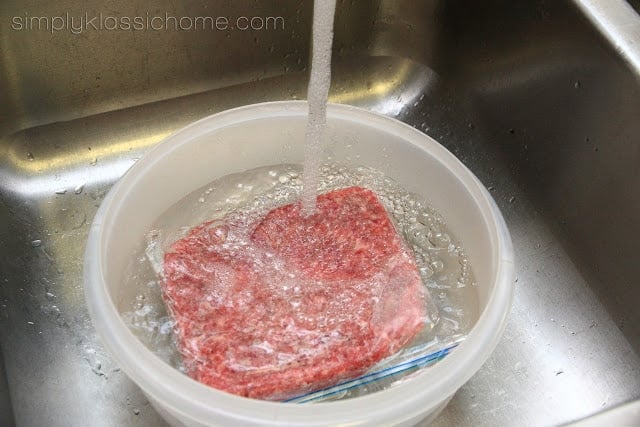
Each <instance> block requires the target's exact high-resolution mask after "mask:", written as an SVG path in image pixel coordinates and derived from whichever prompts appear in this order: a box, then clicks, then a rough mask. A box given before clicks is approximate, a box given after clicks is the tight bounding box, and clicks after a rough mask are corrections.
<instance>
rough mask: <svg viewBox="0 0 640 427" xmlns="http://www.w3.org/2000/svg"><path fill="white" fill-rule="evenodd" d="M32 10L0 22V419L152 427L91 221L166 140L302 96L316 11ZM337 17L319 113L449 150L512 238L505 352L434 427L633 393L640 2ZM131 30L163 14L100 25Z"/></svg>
mask: <svg viewBox="0 0 640 427" xmlns="http://www.w3.org/2000/svg"><path fill="white" fill-rule="evenodd" d="M40 3H41V2H39V3H38V4H37V5H36V3H33V2H31V3H23V2H19V1H17V0H7V1H4V2H3V3H2V5H1V6H0V20H1V22H2V25H1V26H0V97H1V98H0V99H2V102H0V251H2V256H0V356H1V357H0V362H1V361H2V360H3V361H4V364H1V363H0V425H3V426H4V425H11V424H13V423H15V424H16V425H19V426H41V425H50V426H85V425H92V426H101V425H105V426H107V425H108V426H112V425H141V426H158V425H164V424H163V421H162V420H161V419H160V417H159V416H158V415H157V414H156V413H155V412H154V410H153V409H152V408H151V407H150V406H149V404H148V402H147V401H146V399H145V398H144V396H143V395H142V394H141V392H140V391H139V389H138V388H137V387H136V386H135V385H134V384H133V383H132V382H131V381H129V380H128V379H127V377H126V376H125V374H124V373H123V372H121V371H120V370H119V368H118V366H116V365H115V364H114V362H113V361H112V358H111V357H110V355H109V354H107V353H106V352H105V350H104V349H103V347H102V346H101V344H100V342H99V340H98V339H97V337H96V335H95V332H94V330H93V327H92V325H91V321H90V319H89V317H88V314H87V310H86V307H85V304H84V296H83V290H82V256H83V249H84V243H85V239H86V237H87V231H88V224H89V223H90V222H91V219H92V217H93V215H94V213H95V211H96V208H97V206H98V205H99V204H100V202H101V200H102V199H103V197H104V195H105V193H106V192H107V190H108V189H109V187H110V186H111V185H112V184H113V183H114V182H115V181H116V180H117V179H118V178H119V177H120V176H121V175H122V174H123V173H124V172H125V171H126V169H127V168H128V167H129V166H131V165H132V164H133V163H134V162H135V161H136V160H137V159H138V158H139V157H140V156H142V155H144V153H145V152H146V151H147V150H148V149H149V148H150V147H152V146H153V145H154V144H156V143H157V142H159V141H160V140H161V139H162V138H163V137H164V136H166V135H168V134H169V133H171V132H173V131H175V130H176V129H178V128H180V127H182V126H184V125H186V124H188V123H189V122H191V121H194V120H196V119H199V118H201V117H204V116H206V115H209V114H212V113H214V112H217V111H221V110H224V109H227V108H231V107H235V106H240V105H244V104H249V103H255V102H260V101H267V100H278V99H292V98H305V88H306V82H307V73H308V70H307V64H308V62H309V55H308V51H309V49H308V48H309V34H310V21H311V10H312V7H311V6H312V2H311V1H304V2H299V1H294V0H264V1H261V2H237V1H235V2H234V1H231V0H220V1H215V2H213V1H212V2H186V1H185V2H175V1H169V0H165V1H159V2H153V4H151V3H149V4H143V3H141V2H130V1H124V0H114V1H110V2H107V3H103V2H98V1H89V2H80V1H72V0H60V1H57V2H49V3H46V4H45V3H42V4H40ZM338 7H339V10H338V13H337V18H336V37H335V41H334V75H333V87H332V92H331V96H332V100H333V101H335V102H340V103H348V104H354V105H359V106H363V107H365V108H369V109H371V110H375V111H379V112H382V113H384V114H387V115H390V116H393V117H397V118H398V119H400V120H402V121H405V122H406V123H409V124H411V125H413V126H415V127H417V128H418V129H420V130H422V131H424V132H426V133H428V134H429V135H431V136H433V137H434V138H435V139H437V140H438V141H440V142H441V143H442V144H443V145H445V146H446V147H447V148H448V149H449V150H451V151H452V152H453V153H454V154H456V155H457V156H458V157H459V158H460V159H461V160H462V161H464V162H465V163H466V164H467V165H468V166H469V168H471V169H472V170H473V171H474V172H475V173H476V174H477V176H478V177H479V178H480V179H481V180H482V181H483V182H484V183H485V185H486V186H487V187H488V188H489V189H490V191H491V192H492V194H493V196H494V198H495V199H496V201H497V203H498V204H499V206H500V208H501V209H502V211H503V213H504V215H505V217H506V220H507V223H508V225H509V228H510V230H511V233H512V237H513V240H514V245H515V249H516V255H517V261H518V270H517V271H518V272H517V279H516V283H515V287H516V296H515V301H514V306H513V311H512V315H511V317H510V321H509V324H508V327H507V330H506V333H505V335H504V338H503V340H502V342H501V343H500V345H499V346H498V348H497V350H496V351H495V353H494V355H493V356H492V357H491V359H490V360H489V361H488V363H487V364H486V365H485V366H484V367H483V368H482V370H481V371H480V372H479V373H478V374H477V375H476V376H474V377H473V379H472V380H471V381H470V382H469V383H468V384H467V385H465V386H464V387H463V388H462V389H461V390H460V391H459V392H458V393H457V395H456V396H455V397H454V399H453V400H452V401H451V403H450V404H449V406H448V407H447V408H446V409H445V410H444V412H443V413H442V415H441V416H440V417H439V418H438V419H437V420H436V421H435V425H437V426H448V425H456V426H471V425H473V426H477V425H487V426H494V425H513V424H517V425H564V424H567V423H570V422H573V421H575V420H579V419H583V420H584V419H585V418H586V419H589V417H591V416H594V415H595V414H600V415H598V418H597V420H601V419H604V418H603V417H606V414H607V413H608V412H609V411H607V410H609V409H611V408H615V407H618V406H620V405H623V404H625V403H628V402H631V401H633V400H636V399H638V398H640V310H638V303H639V302H640V279H639V278H640V262H639V255H638V254H640V192H639V191H638V187H639V185H640V18H638V16H637V15H636V14H635V13H634V11H633V8H632V7H635V8H636V10H640V8H639V3H638V2H637V1H635V2H632V3H625V2H624V1H622V0H607V1H596V0H591V1H588V0H574V1H550V0H546V1H545V0H535V1H534V0H530V1H520V0H517V1H510V2H506V1H484V2H478V1H471V0H469V1H463V0H456V1H438V0H422V1H419V2H418V1H410V0H376V1H364V0H351V1H346V0H345V1H339V2H338ZM67 13H68V14H69V16H73V17H75V18H76V21H75V29H74V28H72V25H74V23H72V22H68V21H64V19H65V17H66V14H67ZM100 14H101V15H100ZM137 16H140V17H142V18H147V17H149V18H153V17H160V18H161V21H158V20H156V21H155V22H156V26H155V28H156V29H153V28H151V26H147V27H145V29H141V30H135V31H133V30H126V29H123V28H122V27H121V28H120V29H119V30H115V29H109V28H113V25H123V22H124V21H123V20H122V17H129V18H131V19H132V18H133V17H137ZM54 17H60V18H59V19H54ZM80 17H83V18H85V19H87V18H88V19H92V18H93V17H96V20H93V21H85V24H86V25H82V24H81V23H79V19H80ZM172 17H173V18H175V19H174V20H171V19H170V18H172ZM180 17H187V18H190V20H189V19H185V20H182V21H178V20H179V18H180ZM196 17H213V19H214V20H215V19H216V18H221V19H222V20H218V21H215V22H214V24H215V25H218V28H217V29H216V28H214V29H211V28H208V29H206V30H203V29H202V27H199V28H196V29H194V26H195V25H197V23H198V22H200V23H201V24H203V25H209V23H210V22H212V21H204V20H202V19H201V20H200V21H196V19H195V18H196ZM36 18H37V19H36ZM251 18H255V19H254V20H253V21H251ZM269 18H270V19H269ZM224 19H226V22H227V24H228V25H227V26H228V27H229V28H227V29H221V27H223V25H220V24H224V22H225V20H224ZM60 20H62V21H60ZM116 20H117V22H116ZM61 22H63V23H62V24H61ZM88 22H91V23H90V24H88ZM131 22H133V21H131ZM158 22H161V24H158ZM252 22H253V24H254V25H253V27H254V29H251V28H249V29H246V30H243V29H242V28H244V27H246V26H250V25H251V23H252ZM54 23H55V24H54ZM100 23H102V25H103V28H102V29H100V26H99V25H100ZM189 23H191V25H192V29H191V30H188V29H187V30H184V31H180V30H176V28H175V26H176V25H181V26H183V27H185V28H186V27H187V26H188V24H189ZM45 24H48V30H47V29H45V28H44V26H45ZM79 25H80V27H81V28H80V30H78V26H79ZM145 25H146V24H145ZM38 26H40V29H39V30H38V28H37V27H38ZM54 26H55V28H56V29H55V30H54V29H52V28H53V27H54ZM60 26H62V27H63V28H62V29H60V30H57V28H59V27H60ZM160 26H162V27H163V28H161V29H158V27H160ZM166 27H169V28H166ZM231 27H233V28H231ZM5 376H6V378H4V377H5ZM635 407H637V405H636V406H635ZM614 412H616V413H618V414H619V413H621V411H614ZM633 413H635V416H638V412H637V411H635V412H633ZM633 413H632V415H630V417H633V416H634V415H633ZM628 419H631V418H628ZM635 421H638V420H635ZM638 423H640V421H639V422H638Z"/></svg>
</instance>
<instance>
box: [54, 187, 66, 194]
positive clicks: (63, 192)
mask: <svg viewBox="0 0 640 427" xmlns="http://www.w3.org/2000/svg"><path fill="white" fill-rule="evenodd" d="M66 193H67V190H66V189H64V188H61V189H60V190H56V194H66Z"/></svg>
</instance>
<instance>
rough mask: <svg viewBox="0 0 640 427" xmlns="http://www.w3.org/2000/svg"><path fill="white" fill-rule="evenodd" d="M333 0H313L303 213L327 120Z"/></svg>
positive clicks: (308, 211)
mask: <svg viewBox="0 0 640 427" xmlns="http://www.w3.org/2000/svg"><path fill="white" fill-rule="evenodd" d="M335 10H336V0H316V1H315V2H314V4H313V50H312V59H311V76H310V78H309V87H308V89H307V102H308V104H309V117H308V119H307V120H308V121H307V131H306V140H305V148H304V172H303V183H304V185H303V189H302V214H303V215H304V216H309V215H312V214H313V213H314V212H315V210H316V197H317V193H318V177H319V169H320V156H321V151H322V142H323V139H324V135H325V129H326V124H327V100H328V98H329V86H330V85H331V45H332V44H333V18H334V15H335Z"/></svg>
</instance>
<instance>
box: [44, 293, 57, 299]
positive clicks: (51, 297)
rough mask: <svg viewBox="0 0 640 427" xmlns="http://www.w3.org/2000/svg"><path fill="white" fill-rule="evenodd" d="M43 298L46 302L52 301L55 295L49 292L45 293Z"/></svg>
mask: <svg viewBox="0 0 640 427" xmlns="http://www.w3.org/2000/svg"><path fill="white" fill-rule="evenodd" d="M44 297H45V298H46V299H47V300H48V301H53V300H54V299H55V298H56V296H55V294H53V293H51V292H45V294H44Z"/></svg>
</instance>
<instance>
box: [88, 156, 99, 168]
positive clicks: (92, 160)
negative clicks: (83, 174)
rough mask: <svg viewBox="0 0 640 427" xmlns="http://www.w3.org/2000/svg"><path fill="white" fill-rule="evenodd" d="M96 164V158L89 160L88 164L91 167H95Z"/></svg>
mask: <svg viewBox="0 0 640 427" xmlns="http://www.w3.org/2000/svg"><path fill="white" fill-rule="evenodd" d="M96 163H98V158H97V157H93V158H92V159H91V160H89V164H90V165H91V166H95V165H96Z"/></svg>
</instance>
